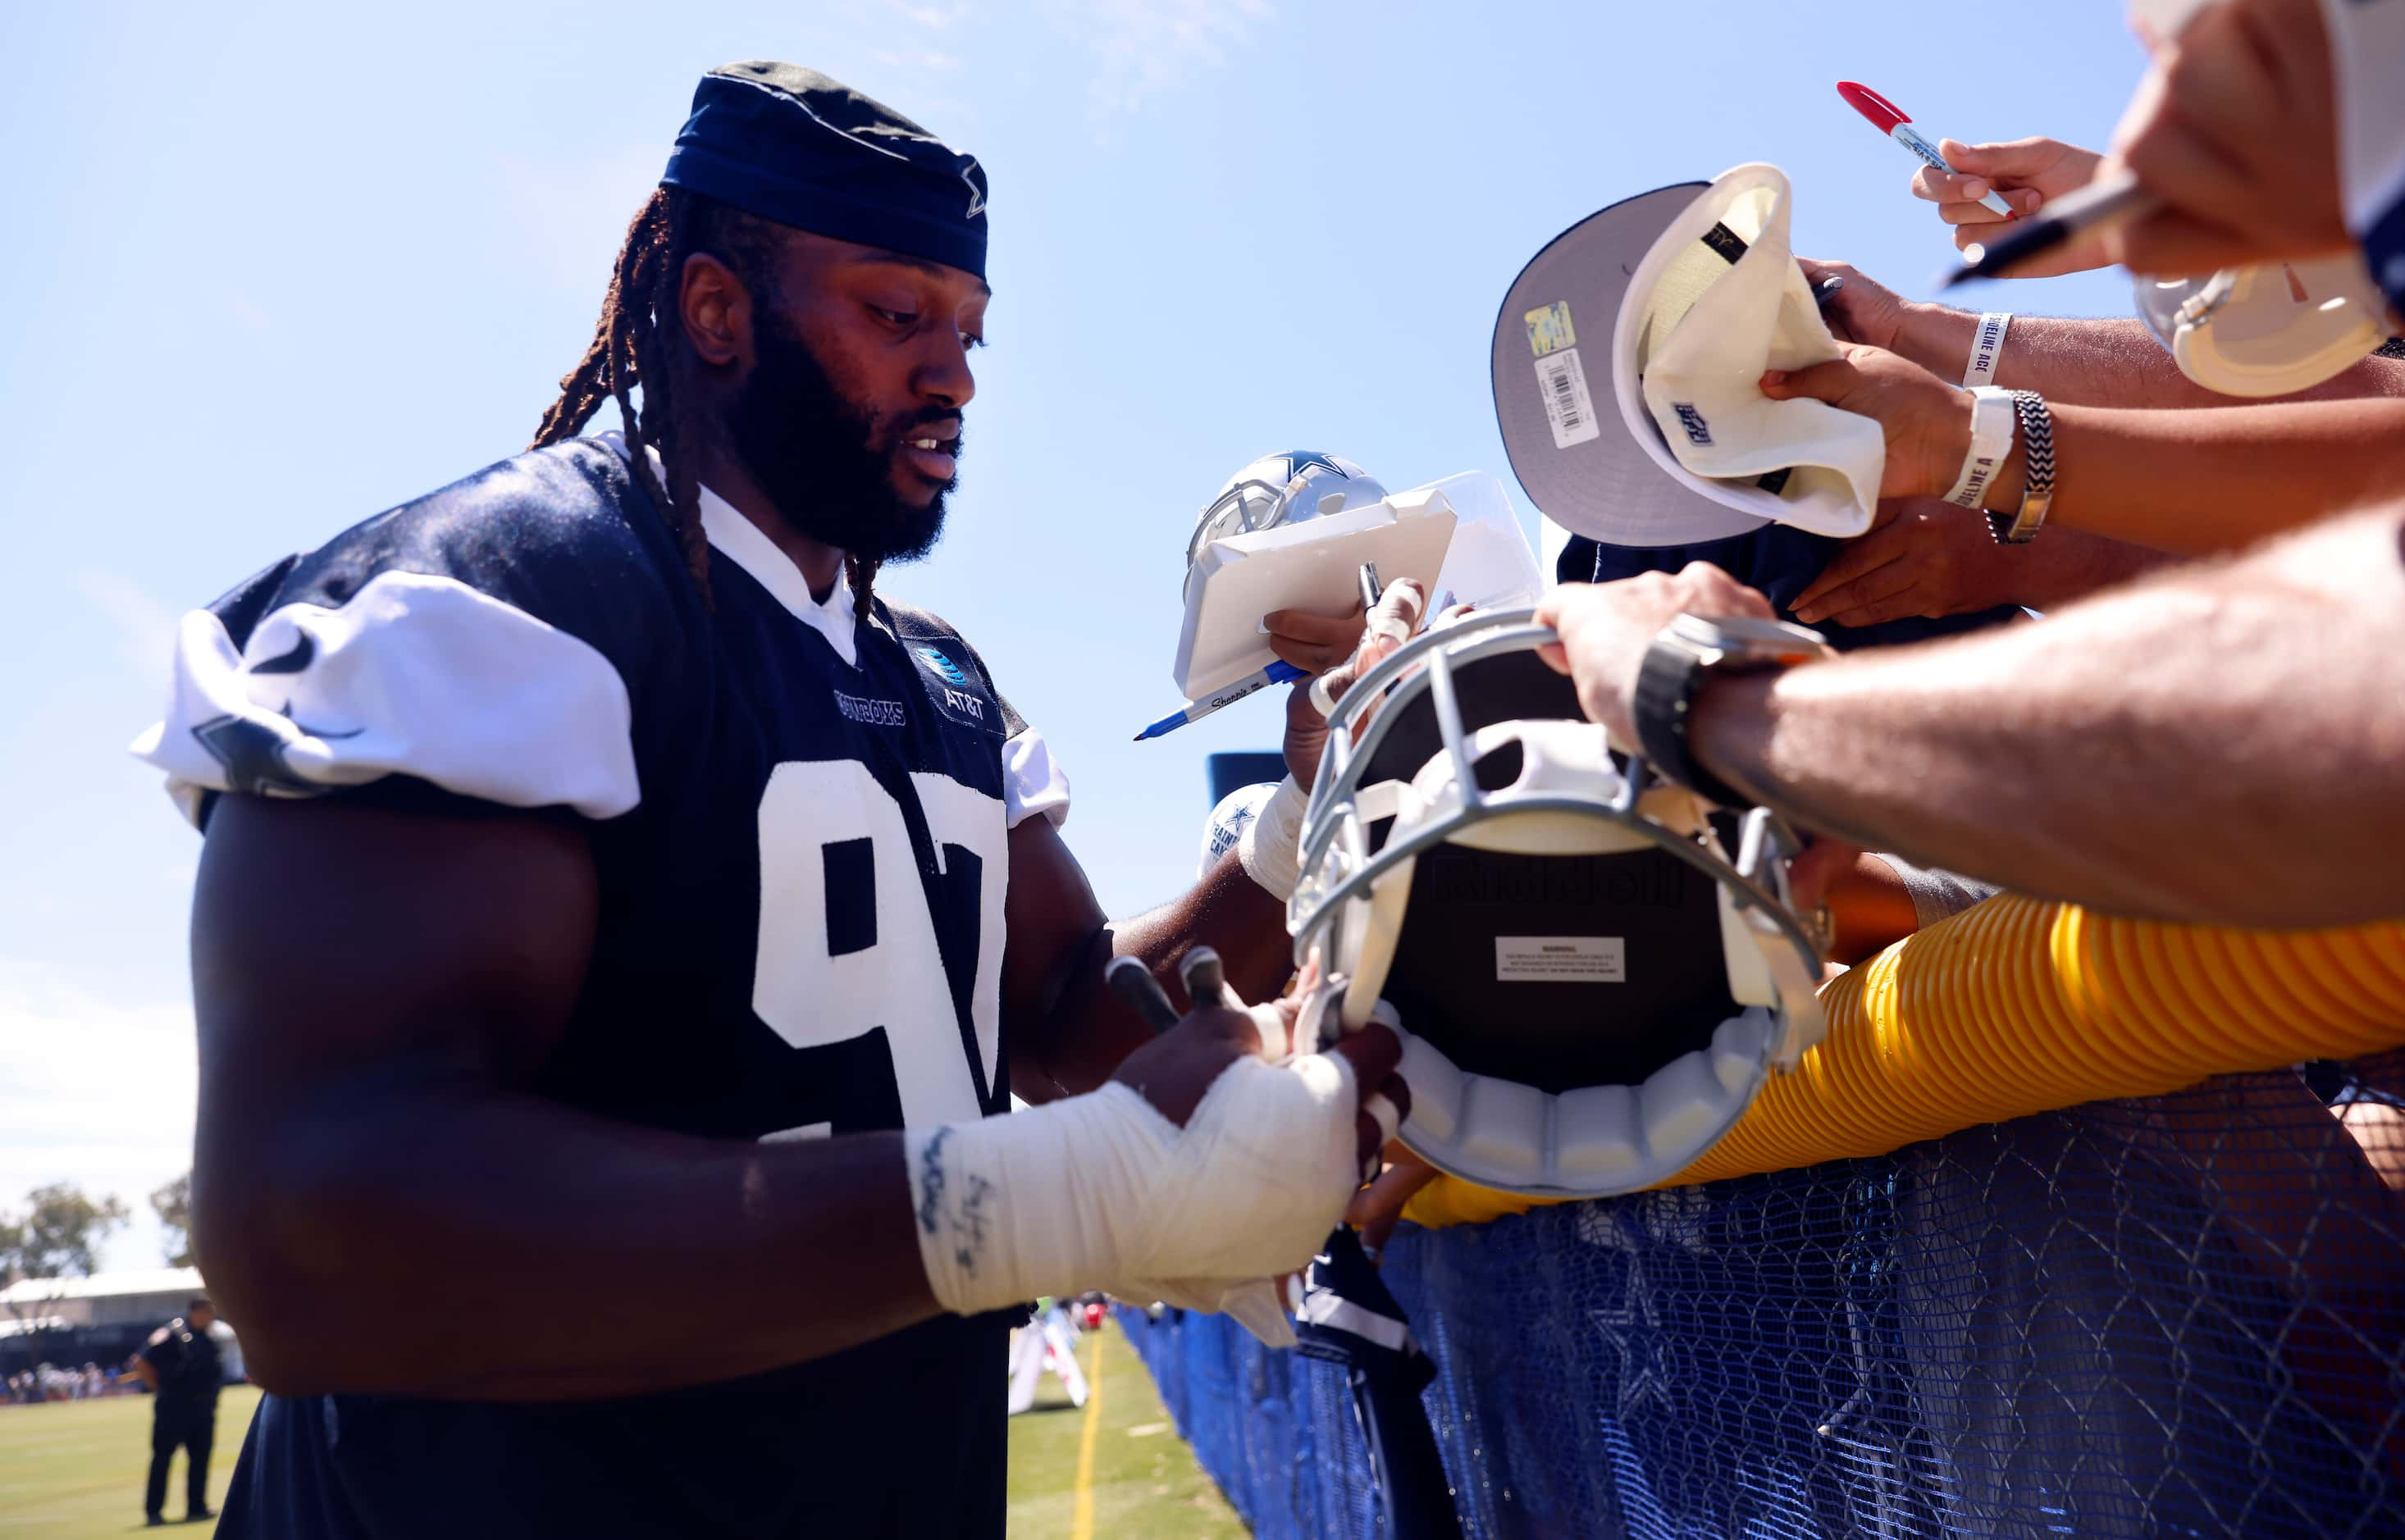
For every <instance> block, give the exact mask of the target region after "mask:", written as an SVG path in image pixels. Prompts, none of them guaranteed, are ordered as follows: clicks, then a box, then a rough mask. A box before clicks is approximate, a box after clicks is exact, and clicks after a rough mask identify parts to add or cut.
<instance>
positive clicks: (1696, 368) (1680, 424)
mask: <svg viewBox="0 0 2405 1540" xmlns="http://www.w3.org/2000/svg"><path fill="white" fill-rule="evenodd" d="M1791 211H1792V195H1791V191H1790V189H1789V187H1788V183H1787V174H1786V173H1785V172H1783V171H1780V170H1779V168H1778V167H1777V166H1773V165H1765V164H1763V163H1760V162H1755V163H1753V164H1750V165H1742V166H1738V167H1737V168H1736V169H1735V170H1732V171H1727V172H1723V173H1722V174H1721V175H1719V176H1718V177H1716V178H1714V179H1713V181H1712V185H1711V186H1710V187H1709V188H1708V189H1705V190H1704V192H1703V194H1702V195H1701V196H1700V197H1698V198H1696V199H1695V202H1694V203H1690V204H1689V205H1688V206H1687V208H1686V209H1685V210H1684V211H1683V212H1682V213H1681V214H1680V216H1679V217H1678V218H1677V219H1675V220H1673V221H1671V224H1670V227H1669V228H1668V229H1667V230H1666V231H1663V232H1662V234H1661V236H1660V237H1659V238H1658V239H1656V240H1655V241H1654V243H1653V247H1652V249H1650V250H1648V251H1647V252H1646V253H1645V255H1644V257H1643V258H1642V259H1640V260H1639V261H1638V264H1637V271H1636V272H1635V273H1633V274H1631V275H1630V277H1629V280H1628V292H1627V294H1626V295H1625V296H1624V297H1623V298H1622V300H1621V302H1620V316H1619V321H1618V324H1617V325H1616V326H1614V328H1613V329H1612V336H1611V365H1612V389H1613V393H1614V395H1615V396H1616V397H1617V398H1618V400H1619V404H1620V415H1621V420H1622V422H1623V423H1624V424H1625V425H1626V427H1627V429H1628V432H1629V434H1630V435H1631V436H1632V437H1634V438H1635V439H1636V440H1637V441H1638V444H1639V445H1641V446H1642V447H1643V448H1644V449H1645V450H1646V451H1647V453H1648V454H1650V455H1653V459H1654V461H1655V463H1657V464H1659V465H1660V466H1661V467H1662V468H1663V469H1666V470H1667V471H1669V472H1670V474H1671V475H1672V476H1673V477H1675V478H1677V479H1678V480H1680V481H1681V482H1684V483H1687V484H1688V485H1689V486H1691V487H1693V488H1694V489H1695V490H1696V491H1698V492H1700V493H1702V494H1703V495H1704V496H1705V497H1709V498H1711V499H1712V500H1713V501H1715V502H1717V503H1720V504H1722V505H1723V506H1724V507H1727V508H1730V509H1733V510H1736V511H1740V512H1744V513H1749V514H1751V515H1753V516H1754V517H1755V518H1756V519H1757V520H1758V521H1759V522H1761V523H1765V524H1774V523H1775V524H1787V525H1795V526H1796V527H1797V528H1800V529H1808V530H1810V531H1812V532H1813V533H1814V534H1818V535H1834V536H1837V537H1840V538H1843V537H1849V536H1854V535H1859V534H1861V533H1862V532H1863V531H1864V530H1865V529H1868V528H1869V527H1870V525H1871V515H1872V512H1873V511H1874V510H1875V509H1876V508H1877V507H1878V485H1879V475H1880V473H1881V472H1882V471H1883V470H1884V469H1886V467H1887V441H1886V436H1885V434H1884V433H1883V432H1882V431H1881V430H1880V427H1879V425H1878V423H1877V422H1875V421H1874V420H1872V419H1871V418H1868V417H1864V416H1859V415H1857V414H1855V413H1850V412H1840V411H1838V410H1837V409H1836V408H1835V407H1833V406H1830V405H1828V404H1826V403H1825V402H1821V401H1814V400H1800V399H1799V400H1788V401H1779V400H1773V399H1770V398H1769V397H1767V396H1765V395H1764V394H1763V393H1762V385H1761V380H1762V374H1763V371H1765V370H1770V369H1784V370H1792V369H1804V368H1807V367H1809V366H1810V365H1813V364H1818V363H1826V362H1828V361H1830V360H1831V359H1834V358H1836V357H1841V355H1840V353H1839V351H1838V348H1837V342H1836V339H1835V337H1832V336H1831V335H1830V334H1829V328H1828V325H1827V324H1826V323H1825V322H1823V321H1822V320H1821V312H1820V309H1819V307H1818V306H1817V305H1815V304H1814V302H1813V300H1812V289H1811V286H1810V285H1809V284H1807V283H1806V282H1805V279H1804V270H1803V269H1802V268H1801V267H1798V266H1797V265H1796V262H1795V259H1794V256H1793V253H1792V252H1791V251H1790V250H1789V249H1788V240H1787V226H1788V218H1789V215H1790V213H1791Z"/></svg>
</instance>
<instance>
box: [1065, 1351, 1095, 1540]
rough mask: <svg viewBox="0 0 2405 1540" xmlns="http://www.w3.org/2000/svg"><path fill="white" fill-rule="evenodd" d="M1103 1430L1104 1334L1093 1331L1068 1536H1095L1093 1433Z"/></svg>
mask: <svg viewBox="0 0 2405 1540" xmlns="http://www.w3.org/2000/svg"><path fill="white" fill-rule="evenodd" d="M1102 1431H1103V1334H1102V1333H1101V1332H1099V1331H1097V1332H1095V1333H1094V1366H1093V1368H1092V1369H1090V1370H1089V1371H1088V1372H1087V1375H1086V1426H1085V1429H1084V1431H1083V1432H1082V1433H1080V1434H1079V1435H1077V1485H1076V1491H1075V1495H1074V1496H1073V1497H1072V1499H1071V1502H1070V1506H1069V1540H1094V1435H1096V1434H1099V1433H1101V1432H1102Z"/></svg>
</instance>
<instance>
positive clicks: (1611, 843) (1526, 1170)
mask: <svg viewBox="0 0 2405 1540" xmlns="http://www.w3.org/2000/svg"><path fill="white" fill-rule="evenodd" d="M1529 617H1530V612H1529V611H1527V610H1509V611H1496V612H1492V613H1488V614H1481V615H1472V616H1470V617H1468V618H1466V619H1464V620H1461V621H1458V622H1456V623H1453V624H1450V625H1443V626H1440V627H1439V628H1438V629H1436V630H1433V631H1431V632H1429V633H1428V634H1427V635H1425V636H1422V637H1418V638H1417V639H1415V640H1413V642H1411V643H1410V644H1408V645H1407V646H1405V647H1403V648H1402V649H1401V650H1400V651H1398V652H1396V654H1395V655H1394V656H1393V657H1391V658H1389V659H1387V660H1386V661H1385V663H1384V664H1381V665H1379V666H1378V667H1377V668H1375V669H1374V670H1372V671H1371V673H1370V674H1369V675H1367V676H1366V677H1364V678H1363V679H1362V680H1361V682H1360V683H1359V684H1357V685H1356V686H1355V687H1354V688H1353V689H1352V690H1351V691H1349V692H1347V693H1346V694H1345V695H1344V697H1343V700H1342V701H1340V702H1339V703H1338V705H1337V708H1336V712H1335V715H1334V717H1333V718H1332V720H1331V721H1330V722H1329V738H1328V749H1327V750H1326V752H1325V755H1324V757H1323V759H1322V761H1321V764H1320V770H1319V776H1318V779H1317V782H1316V785H1315V788H1314V791H1313V793H1312V798H1311V803H1310V805H1309V807H1308V809H1307V810H1306V811H1305V813H1304V815H1303V827H1302V841H1301V868H1302V878H1301V884H1300V885H1299V886H1298V887H1297V888H1296V889H1295V890H1294V895H1293V897H1292V899H1291V900H1290V901H1289V902H1288V907H1287V927H1288V929H1289V930H1290V931H1292V932H1293V935H1294V940H1295V956H1296V959H1297V960H1298V961H1301V960H1303V959H1307V958H1308V957H1309V956H1310V955H1311V954H1312V953H1314V952H1317V953H1318V954H1319V956H1320V959H1321V963H1322V966H1323V968H1324V969H1325V970H1326V971H1327V972H1328V973H1330V974H1332V975H1341V976H1342V977H1343V980H1344V981H1345V982H1344V984H1343V987H1342V990H1341V999H1340V998H1337V997H1338V996H1339V994H1340V991H1339V990H1338V989H1336V988H1334V987H1331V988H1329V989H1327V990H1323V991H1322V992H1321V994H1320V996H1319V997H1318V998H1317V999H1316V1000H1315V1001H1313V1002H1312V1004H1313V1006H1314V1007H1315V1011H1314V1012H1313V1013H1312V1015H1313V1016H1314V1017H1315V1019H1307V1022H1306V1027H1305V1031H1306V1033H1309V1034H1332V1031H1333V1029H1334V1025H1335V1024H1333V1023H1328V1022H1326V1021H1325V1016H1326V1014H1327V1013H1328V1012H1329V1010H1331V1009H1332V1010H1336V1011H1340V1012H1341V1014H1342V1019H1343V1028H1344V1029H1354V1028H1357V1027H1359V1026H1361V1025H1362V1024H1363V1023H1365V1022H1367V1021H1368V1020H1370V1019H1371V1015H1372V1013H1373V1012H1376V1013H1377V1014H1378V1015H1380V1017H1381V1018H1382V1019H1387V1020H1389V1023H1390V1025H1391V1024H1396V1023H1397V1022H1398V1021H1399V1030H1400V1034H1401V1036H1402V1039H1403V1043H1404V1048H1403V1069H1402V1073H1403V1075H1404V1078H1405V1079H1406V1080H1407V1081H1408V1082H1409V1083H1410V1085H1411V1087H1412V1106H1411V1115H1410V1117H1409V1119H1408V1120H1407V1121H1406V1122H1405V1123H1404V1124H1403V1126H1402V1128H1401V1130H1400V1132H1401V1137H1402V1141H1403V1142H1404V1143H1405V1144H1406V1145H1407V1146H1409V1147H1410V1148H1411V1149H1412V1150H1413V1151H1414V1152H1416V1153H1417V1154H1418V1155H1421V1156H1423V1157H1424V1158H1426V1159H1427V1160H1428V1162H1429V1163H1430V1164H1432V1165H1434V1166H1437V1167H1439V1168H1440V1169H1443V1170H1447V1171H1450V1172H1453V1173H1454V1174H1456V1175H1457V1176H1462V1177H1466V1178H1468V1179H1470V1181H1473V1182H1478V1183H1484V1184H1485V1185H1487V1186H1492V1187H1502V1188H1507V1189H1510V1190H1512V1191H1516V1192H1524V1193H1537V1194H1544V1195H1549V1196H1570V1197H1601V1196H1604V1195H1608V1194H1611V1193H1622V1192H1630V1191H1634V1190H1636V1189H1638V1188H1641V1187H1647V1186H1651V1185H1653V1183H1658V1182H1660V1181H1662V1180H1664V1179H1665V1178H1667V1177H1669V1176H1671V1175H1673V1174H1675V1173H1676V1172H1678V1171H1679V1170H1681V1169H1683V1168H1684V1167H1686V1166H1687V1165H1689V1164H1690V1163H1692V1162H1693V1161H1694V1160H1695V1157H1696V1156H1698V1155H1701V1154H1703V1152H1704V1151H1706V1150H1708V1149H1709V1148H1710V1147H1711V1146H1712V1145H1713V1144H1714V1143H1715V1142H1717V1141H1719V1140H1720V1138H1721V1136H1722V1135H1723V1134H1725V1133H1726V1132H1727V1131H1728V1129H1729V1128H1730V1127H1731V1126H1732V1125H1734V1124H1735V1123H1736V1122H1737V1118H1738V1117H1739V1116H1740V1115H1741V1114H1742V1113H1744V1111H1745V1109H1746V1108H1747V1107H1748V1106H1749V1105H1751V1102H1752V1100H1753V1098H1754V1096H1755V1095H1756V1094H1757V1093H1758V1092H1759V1091H1760V1089H1761V1087H1762V1085H1763V1083H1764V1081H1765V1078H1766V1076H1767V1074H1768V1073H1769V1071H1770V1070H1771V1069H1772V1068H1773V1067H1774V1066H1776V1067H1778V1068H1779V1069H1782V1070H1783V1069H1792V1068H1793V1067H1794V1065H1795V1063H1796V1060H1797V1058H1798V1057H1799V1056H1800V1055H1801V1054H1802V1053H1803V1051H1804V1050H1805V1049H1806V1048H1807V1047H1808V1046H1810V1045H1811V1044H1813V1043H1817V1042H1819V1041H1820V1039H1821V1034H1822V1032H1823V1023H1822V1018H1821V1004H1820V1000H1819V997H1818V995H1817V994H1816V992H1815V991H1816V989H1817V987H1818V985H1819V983H1820V978H1821V959H1820V953H1819V950H1818V947H1817V945H1816V939H1815V937H1814V935H1813V933H1812V931H1811V929H1810V928H1809V927H1808V926H1807V924H1806V922H1805V921H1804V920H1803V919H1802V918H1801V917H1798V916H1797V914H1796V913H1795V910H1794V906H1793V903H1792V902H1791V900H1790V898H1789V895H1788V890H1787V865H1788V860H1789V857H1790V856H1791V854H1792V853H1793V851H1794V850H1795V849H1796V848H1798V847H1799V846H1798V842H1797V841H1796V840H1795V838H1794V836H1793V833H1791V832H1789V831H1788V830H1787V829H1786V828H1785V827H1784V826H1783V825H1781V824H1779V822H1778V821H1777V820H1776V819H1774V818H1773V817H1772V816H1771V815H1770V814H1769V813H1768V812H1766V811H1765V810H1761V809H1756V810H1753V811H1751V812H1750V813H1747V814H1745V815H1744V816H1743V817H1742V818H1741V819H1739V818H1734V817H1732V816H1730V815H1725V814H1722V813H1719V812H1717V811H1716V810H1714V809H1712V808H1710V807H1709V805H1707V804H1705V803H1703V802H1702V801H1700V800H1699V799H1698V798H1696V797H1695V794H1694V793H1692V792H1690V791H1686V790H1684V789H1683V788H1681V787H1679V786H1676V785H1673V784H1671V783H1669V782H1667V781H1664V780H1660V779H1657V778H1655V777H1652V776H1651V775H1650V774H1649V773H1648V771H1647V769H1646V766H1645V764H1644V763H1643V762H1642V761H1641V760H1638V759H1621V758H1618V757H1616V756H1615V755H1614V754H1613V753H1612V752H1611V751H1610V749H1609V748H1608V747H1607V745H1606V744H1605V741H1604V735H1603V729H1602V728H1601V727H1599V726H1597V725H1596V724H1595V723H1593V722H1589V721H1585V720H1584V719H1583V717H1582V713H1581V712H1580V710H1579V706H1578V698H1577V694H1576V693H1575V691H1574V690H1573V689H1572V687H1571V685H1570V682H1569V680H1568V679H1565V678H1564V677H1562V676H1561V675H1559V674H1557V673H1555V672H1554V670H1553V669H1551V668H1549V667H1548V666H1546V665H1545V663H1544V662H1543V660H1542V659H1541V658H1540V657H1539V656H1538V652H1537V650H1538V649H1539V648H1540V647H1541V646H1543V645H1544V644H1546V643H1548V642H1551V641H1553V640H1554V633H1553V631H1552V629H1551V628H1550V627H1546V626H1541V625H1537V624H1534V623H1532V622H1531V621H1530V618H1529ZM1357 728H1358V729H1359V734H1358V740H1357V741H1356V734H1355V729H1357ZM1732 845H1734V847H1736V849H1737V855H1736V856H1735V858H1734V859H1732V858H1731V856H1730V854H1729V849H1730V847H1731V846H1732ZM1384 1007H1390V1008H1391V1010H1390V1011H1389V1010H1386V1009H1383V1008H1384ZM1303 1041H1304V1042H1305V1043H1308V1042H1310V1041H1311V1037H1310V1036H1308V1035H1306V1036H1304V1038H1303Z"/></svg>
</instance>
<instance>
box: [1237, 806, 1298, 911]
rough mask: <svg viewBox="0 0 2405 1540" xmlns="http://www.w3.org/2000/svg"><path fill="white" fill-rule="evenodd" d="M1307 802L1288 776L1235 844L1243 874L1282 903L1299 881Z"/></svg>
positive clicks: (1292, 894) (1246, 826) (1289, 896)
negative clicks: (1303, 824)
mask: <svg viewBox="0 0 2405 1540" xmlns="http://www.w3.org/2000/svg"><path fill="white" fill-rule="evenodd" d="M1309 801H1310V799H1309V798H1307V797H1305V796H1304V795H1303V794H1302V788H1301V786H1300V785H1298V784H1296V782H1295V778H1294V777H1292V776H1288V777H1287V778H1286V779H1284V780H1282V781H1280V782H1279V783H1278V789H1277V791H1276V792H1275V793H1274V794H1273V795H1272V796H1271V798H1270V800H1269V801H1267V802H1265V803H1263V804H1261V810H1260V811H1259V812H1258V813H1256V814H1254V815H1253V821H1252V822H1250V823H1248V824H1246V825H1245V832H1244V833H1243V834H1242V835H1241V836H1239V837H1238V839H1237V841H1236V860H1237V861H1241V862H1242V863H1243V864H1244V868H1245V875H1246V876H1248V877H1250V878H1252V879H1253V880H1254V881H1255V882H1257V883H1259V885H1260V886H1261V888H1262V889H1264V890H1265V891H1267V892H1268V893H1269V894H1270V896H1271V897H1273V898H1275V899H1278V900H1279V901H1281V902H1283V901H1285V900H1287V899H1290V898H1292V897H1293V896H1294V888H1295V884H1296V883H1298V882H1301V880H1302V866H1301V861H1302V812H1303V808H1304V807H1305V806H1306V805H1308V803H1309Z"/></svg>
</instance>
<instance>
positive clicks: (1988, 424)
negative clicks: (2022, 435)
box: [1946, 385, 2015, 508]
mask: <svg viewBox="0 0 2405 1540" xmlns="http://www.w3.org/2000/svg"><path fill="white" fill-rule="evenodd" d="M2014 422H2015V417H2014V413H2013V393H2012V392H2011V391H2009V390H2000V389H1998V388H1997V387H1996V386H1994V385H1979V386H1977V387H1976V388H1975V389H1974V390H1973V391H1972V392H1971V448H1970V450H1969V452H1968V453H1966V454H1965V455H1963V456H1962V474H1960V475H1958V476H1956V477H1955V478H1954V490H1952V491H1951V492H1948V493H1947V494H1946V500H1947V501H1948V502H1949V503H1952V504H1953V505H1954V506H1955V507H1957V508H1976V507H1978V506H1979V498H1980V497H1981V496H1982V495H1983V494H1985V493H1986V491H1987V490H1988V483H1990V482H1992V481H1994V480H1995V479H1996V470H1997V469H1998V468H1999V467H2001V466H2002V465H2003V464H2004V456H2005V455H2010V454H2011V453H2012V452H2013V424H2014Z"/></svg>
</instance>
